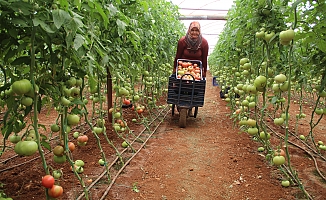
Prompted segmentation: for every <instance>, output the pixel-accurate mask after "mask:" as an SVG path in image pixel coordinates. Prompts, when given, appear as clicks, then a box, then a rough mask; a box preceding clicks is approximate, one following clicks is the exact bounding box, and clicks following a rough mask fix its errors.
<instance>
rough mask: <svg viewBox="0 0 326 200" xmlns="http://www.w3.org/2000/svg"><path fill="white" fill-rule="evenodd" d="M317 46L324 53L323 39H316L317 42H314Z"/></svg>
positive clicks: (324, 42) (325, 47)
mask: <svg viewBox="0 0 326 200" xmlns="http://www.w3.org/2000/svg"><path fill="white" fill-rule="evenodd" d="M316 44H317V47H318V48H319V49H320V50H321V51H322V52H324V53H326V41H325V40H322V39H320V40H318V42H316Z"/></svg>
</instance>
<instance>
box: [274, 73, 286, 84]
mask: <svg viewBox="0 0 326 200" xmlns="http://www.w3.org/2000/svg"><path fill="white" fill-rule="evenodd" d="M274 80H275V82H276V83H284V82H285V81H286V76H285V75H284V74H279V75H276V76H275V77H274Z"/></svg>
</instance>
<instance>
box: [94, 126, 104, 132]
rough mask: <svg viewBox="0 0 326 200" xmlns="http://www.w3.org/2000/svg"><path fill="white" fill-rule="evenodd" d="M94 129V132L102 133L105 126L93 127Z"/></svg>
mask: <svg viewBox="0 0 326 200" xmlns="http://www.w3.org/2000/svg"><path fill="white" fill-rule="evenodd" d="M93 131H94V133H96V134H100V133H102V132H103V128H101V127H96V126H95V127H94V128H93Z"/></svg>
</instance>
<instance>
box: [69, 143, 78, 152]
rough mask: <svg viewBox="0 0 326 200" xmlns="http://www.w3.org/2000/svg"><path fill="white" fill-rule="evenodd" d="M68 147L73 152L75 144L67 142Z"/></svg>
mask: <svg viewBox="0 0 326 200" xmlns="http://www.w3.org/2000/svg"><path fill="white" fill-rule="evenodd" d="M68 148H69V150H70V151H71V152H73V151H74V150H75V148H76V146H75V144H74V143H73V142H68Z"/></svg>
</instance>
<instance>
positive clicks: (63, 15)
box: [52, 9, 71, 29]
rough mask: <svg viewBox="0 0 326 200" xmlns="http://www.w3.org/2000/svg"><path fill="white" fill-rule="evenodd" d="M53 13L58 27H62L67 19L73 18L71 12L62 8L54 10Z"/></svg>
mask: <svg viewBox="0 0 326 200" xmlns="http://www.w3.org/2000/svg"><path fill="white" fill-rule="evenodd" d="M52 15H53V22H54V25H55V26H56V27H57V29H60V28H61V26H62V25H63V23H64V22H65V21H66V20H67V21H68V20H70V19H71V16H70V15H69V13H68V12H66V11H64V10H61V9H56V10H53V11H52Z"/></svg>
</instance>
